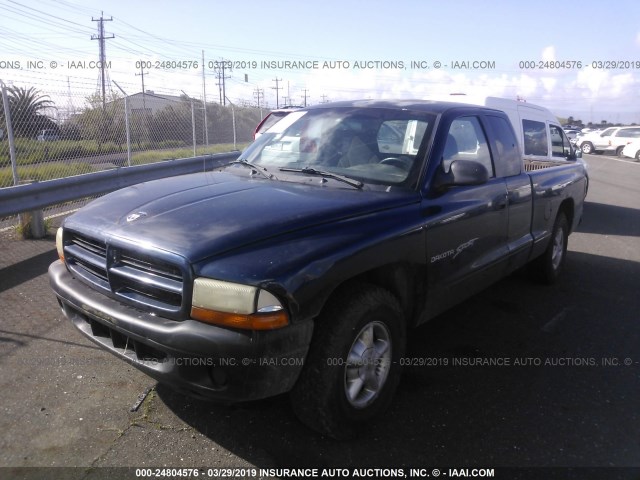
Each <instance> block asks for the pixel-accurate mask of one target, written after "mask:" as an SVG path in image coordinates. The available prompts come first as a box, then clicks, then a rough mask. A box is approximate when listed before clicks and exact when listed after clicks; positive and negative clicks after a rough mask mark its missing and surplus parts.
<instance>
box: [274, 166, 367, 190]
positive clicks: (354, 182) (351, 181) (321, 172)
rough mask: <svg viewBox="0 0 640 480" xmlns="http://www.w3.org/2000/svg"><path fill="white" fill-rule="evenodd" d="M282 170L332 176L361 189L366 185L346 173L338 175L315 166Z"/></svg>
mask: <svg viewBox="0 0 640 480" xmlns="http://www.w3.org/2000/svg"><path fill="white" fill-rule="evenodd" d="M280 171H281V172H298V173H304V174H305V175H318V176H321V177H323V178H332V179H334V180H338V181H339V182H344V183H346V184H348V185H351V186H352V187H355V188H357V189H361V188H362V187H364V183H362V182H360V181H359V180H354V179H353V178H349V177H347V176H346V175H338V174H337V173H331V172H326V171H324V170H316V169H315V168H312V167H305V168H281V169H280Z"/></svg>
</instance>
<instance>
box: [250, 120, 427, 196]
mask: <svg viewBox="0 0 640 480" xmlns="http://www.w3.org/2000/svg"><path fill="white" fill-rule="evenodd" d="M433 120H434V116H433V115H431V114H428V113H423V112H410V111H406V110H394V109H384V108H357V109H356V108H320V109H312V110H308V111H298V112H293V113H291V114H289V115H287V116H286V117H285V118H283V119H282V120H281V121H279V122H278V123H276V124H275V125H274V126H273V127H271V128H270V129H269V130H267V132H266V133H265V134H263V135H262V136H261V137H260V138H259V139H258V140H257V141H256V142H254V143H253V144H252V145H251V146H250V147H249V148H248V149H247V150H246V151H245V152H244V153H243V155H242V159H243V160H246V161H248V162H251V163H253V164H256V165H262V166H264V167H265V168H267V169H274V170H277V169H279V168H300V169H302V168H307V167H311V168H314V169H316V170H322V171H327V172H331V173H335V174H339V175H346V176H348V177H351V178H355V179H358V180H361V181H363V182H365V183H367V182H370V183H378V184H387V185H399V184H402V183H405V182H408V180H409V178H410V173H411V172H412V171H414V168H419V165H417V163H418V162H417V155H418V150H419V148H420V145H421V143H422V140H423V138H424V137H425V135H426V133H427V131H428V130H429V129H430V128H431V126H432V124H433ZM414 176H415V175H414Z"/></svg>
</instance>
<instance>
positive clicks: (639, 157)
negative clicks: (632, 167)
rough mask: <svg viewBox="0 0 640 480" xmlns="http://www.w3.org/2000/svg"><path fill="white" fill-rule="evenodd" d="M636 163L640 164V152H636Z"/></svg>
mask: <svg viewBox="0 0 640 480" xmlns="http://www.w3.org/2000/svg"><path fill="white" fill-rule="evenodd" d="M636 162H640V150H638V151H637V152H636Z"/></svg>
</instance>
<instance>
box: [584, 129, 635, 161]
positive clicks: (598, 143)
mask: <svg viewBox="0 0 640 480" xmlns="http://www.w3.org/2000/svg"><path fill="white" fill-rule="evenodd" d="M636 138H640V127H611V128H607V129H605V130H603V131H601V132H591V133H587V134H586V135H583V136H581V137H578V139H577V141H576V145H577V146H578V148H580V149H581V150H582V153H598V152H602V153H609V154H615V155H618V156H621V155H622V149H623V148H624V147H625V145H626V144H627V143H629V142H631V141H633V140H634V139H636Z"/></svg>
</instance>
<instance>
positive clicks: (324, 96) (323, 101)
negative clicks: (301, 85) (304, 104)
mask: <svg viewBox="0 0 640 480" xmlns="http://www.w3.org/2000/svg"><path fill="white" fill-rule="evenodd" d="M320 96H321V97H322V101H321V102H320V103H327V96H326V95H325V94H322V95H320Z"/></svg>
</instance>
